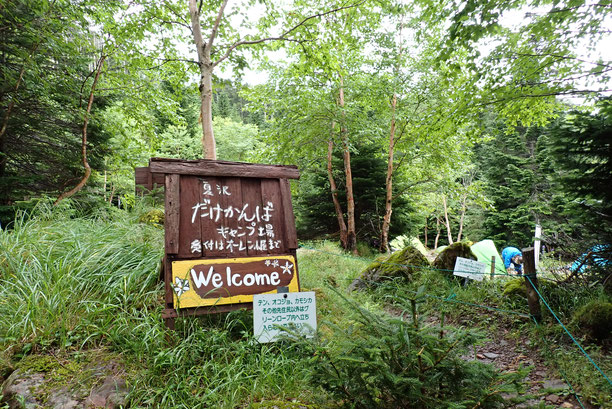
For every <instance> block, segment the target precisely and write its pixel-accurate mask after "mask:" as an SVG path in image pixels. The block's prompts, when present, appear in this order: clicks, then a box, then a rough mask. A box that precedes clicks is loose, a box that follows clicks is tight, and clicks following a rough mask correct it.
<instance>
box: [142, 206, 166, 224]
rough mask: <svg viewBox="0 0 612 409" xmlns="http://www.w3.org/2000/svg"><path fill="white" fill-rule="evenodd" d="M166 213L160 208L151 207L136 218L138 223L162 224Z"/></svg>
mask: <svg viewBox="0 0 612 409" xmlns="http://www.w3.org/2000/svg"><path fill="white" fill-rule="evenodd" d="M165 218H166V215H165V214H164V211H163V210H161V209H152V210H149V211H148V212H146V213H143V214H141V215H140V217H139V218H138V223H144V224H152V225H162V226H163V224H164V221H165Z"/></svg>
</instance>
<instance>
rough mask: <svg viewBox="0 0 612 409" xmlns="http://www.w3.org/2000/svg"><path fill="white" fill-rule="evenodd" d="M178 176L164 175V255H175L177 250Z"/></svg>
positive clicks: (178, 223) (178, 214) (178, 222)
mask: <svg viewBox="0 0 612 409" xmlns="http://www.w3.org/2000/svg"><path fill="white" fill-rule="evenodd" d="M179 179H180V176H179V175H176V174H170V175H166V206H165V208H166V215H165V221H164V228H165V239H166V254H177V253H178V250H179V226H180V218H179V216H180V183H179Z"/></svg>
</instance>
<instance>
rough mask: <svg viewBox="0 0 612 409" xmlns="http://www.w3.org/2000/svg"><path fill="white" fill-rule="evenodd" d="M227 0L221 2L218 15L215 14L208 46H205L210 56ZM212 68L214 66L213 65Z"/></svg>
mask: <svg viewBox="0 0 612 409" xmlns="http://www.w3.org/2000/svg"><path fill="white" fill-rule="evenodd" d="M227 2H228V0H223V4H221V7H220V8H219V13H217V18H216V19H215V24H214V25H213V28H212V31H211V32H210V37H209V38H208V44H206V49H207V51H208V53H209V54H210V51H211V49H212V45H213V41H215V37H216V36H217V33H218V32H219V24H221V18H222V17H223V12H224V11H225V6H227ZM213 67H214V65H213Z"/></svg>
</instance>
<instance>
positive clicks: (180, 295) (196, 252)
mask: <svg viewBox="0 0 612 409" xmlns="http://www.w3.org/2000/svg"><path fill="white" fill-rule="evenodd" d="M135 178H136V185H137V186H139V187H140V189H141V190H142V188H144V190H147V189H148V190H151V189H152V188H153V187H154V186H155V185H157V186H162V183H163V187H164V197H165V222H164V229H165V235H164V238H165V257H164V261H163V277H164V282H165V303H166V309H165V310H164V312H163V314H162V315H163V317H164V319H166V324H167V325H168V326H170V327H173V326H174V318H176V317H177V316H179V315H199V314H207V313H210V312H222V311H230V310H232V309H237V308H252V302H253V296H254V295H255V294H275V293H277V292H298V291H299V290H300V285H299V276H298V268H297V262H296V249H297V247H298V245H297V234H296V230H295V217H294V214H293V207H292V204H291V189H290V185H289V180H290V179H298V178H299V172H298V170H297V167H295V166H281V165H263V164H250V163H240V162H226V161H216V160H206V159H202V160H178V159H163V158H153V159H151V160H150V161H149V166H148V167H147V168H139V169H136V172H135Z"/></svg>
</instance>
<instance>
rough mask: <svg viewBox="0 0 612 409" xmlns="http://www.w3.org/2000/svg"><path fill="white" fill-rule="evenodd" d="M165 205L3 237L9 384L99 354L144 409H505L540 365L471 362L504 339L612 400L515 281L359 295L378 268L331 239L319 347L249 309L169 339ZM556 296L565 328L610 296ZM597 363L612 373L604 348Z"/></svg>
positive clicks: (594, 351)
mask: <svg viewBox="0 0 612 409" xmlns="http://www.w3.org/2000/svg"><path fill="white" fill-rule="evenodd" d="M152 208H153V207H152V206H151V204H150V203H145V202H142V203H137V205H136V208H134V209H132V210H131V211H129V212H124V211H104V212H101V213H100V214H99V215H98V217H86V218H84V217H79V216H77V215H74V214H71V213H70V212H67V211H65V209H52V208H50V207H45V206H39V208H37V209H35V210H34V211H33V212H32V213H31V214H29V215H25V214H24V215H22V216H21V217H19V218H18V219H17V220H16V221H15V222H14V224H13V225H12V226H11V227H10V228H9V229H7V230H0V351H4V352H2V355H1V356H0V357H1V359H0V369H1V371H0V377H6V376H8V374H9V373H10V372H11V371H12V370H14V369H15V368H16V367H19V365H20V363H22V362H25V361H26V360H28V359H31V358H32V357H34V356H44V355H52V356H54V357H61V359H62V360H63V361H66V360H68V361H70V360H71V359H75V360H77V359H78V357H79V356H83V354H84V353H89V352H90V351H95V354H96V356H98V355H100V354H102V355H103V354H108V355H109V356H112V359H113V360H114V361H118V362H120V363H121V365H122V367H123V368H124V371H125V376H126V378H127V381H128V385H129V387H130V391H131V392H130V395H129V397H128V400H129V405H130V407H133V408H140V407H142V408H145V407H167V408H204V407H215V408H247V407H266V406H265V404H266V402H287V403H288V404H290V403H291V402H293V403H299V404H303V405H307V406H308V407H311V408H333V407H339V406H341V407H355V408H359V407H361V408H373V407H380V408H395V407H448V408H472V407H479V408H487V407H491V408H493V407H503V406H504V405H505V403H504V399H503V398H502V393H509V392H511V391H513V392H514V393H517V392H520V391H521V390H522V385H521V379H522V378H523V377H524V376H525V373H526V372H527V371H528V369H529V368H523V369H519V370H518V371H516V372H513V373H501V372H499V371H497V370H495V369H494V368H493V367H492V366H490V365H485V364H482V363H479V362H478V361H475V360H469V359H466V358H465V356H466V354H467V353H468V352H467V351H468V350H469V348H470V347H471V346H473V345H477V344H479V343H482V342H484V341H485V340H486V339H487V338H490V337H491V335H492V334H494V333H495V331H497V330H499V329H500V328H502V327H505V328H514V329H515V330H516V332H517V333H519V332H523V333H524V334H525V335H527V336H529V337H531V338H532V339H533V342H542V343H543V344H544V345H545V348H543V351H544V353H545V355H546V356H547V358H548V359H549V362H550V364H551V365H552V366H554V367H556V368H559V369H561V370H563V371H565V372H566V373H570V375H569V376H570V377H571V379H570V380H571V381H572V382H573V384H574V386H575V387H577V388H579V389H580V391H581V393H582V394H583V396H584V397H585V398H586V399H590V400H591V401H592V402H603V401H605V398H606V396H609V392H608V390H607V389H606V384H605V380H603V378H602V377H601V376H599V374H597V373H596V372H595V370H594V369H593V368H592V367H590V364H589V363H588V362H586V361H585V359H584V357H583V356H581V355H580V354H579V353H577V352H576V350H575V348H574V347H573V345H572V343H571V341H568V340H567V339H566V338H565V337H564V334H563V332H562V331H559V330H558V326H556V325H554V322H553V321H552V320H551V319H550V316H549V315H546V314H545V318H546V321H545V322H544V323H543V324H542V325H540V326H539V327H535V326H534V325H533V324H532V323H531V322H530V320H529V318H528V317H526V314H528V309H527V305H526V302H525V301H524V298H522V297H520V295H518V296H507V295H504V293H503V291H504V288H503V285H502V284H501V281H503V280H494V281H491V280H485V281H483V282H481V283H469V284H467V285H462V282H461V281H459V280H455V279H453V278H449V277H446V276H444V275H443V274H442V273H441V272H440V271H436V270H435V269H427V268H424V269H423V272H422V274H418V275H417V276H416V278H415V280H412V281H411V282H405V281H401V280H390V281H388V282H385V283H384V284H382V285H380V286H378V287H376V288H373V289H370V290H368V291H361V292H353V293H350V294H347V292H346V289H347V287H348V286H349V284H350V283H351V282H352V281H353V280H354V279H355V278H356V277H358V276H359V275H360V273H361V272H362V271H363V270H364V269H365V268H366V267H367V266H368V265H369V264H370V263H371V262H372V258H358V257H352V256H347V255H345V254H343V253H342V252H341V251H340V249H339V248H338V247H337V246H336V245H335V244H333V243H331V242H320V243H306V244H305V245H303V247H302V248H300V249H299V250H298V262H299V271H300V280H301V286H302V289H303V290H306V291H315V293H316V295H317V314H318V318H319V331H318V334H317V336H316V337H315V338H313V339H309V340H299V341H295V340H293V341H291V340H285V341H281V342H277V343H272V344H259V343H258V342H256V340H255V339H254V338H253V323H252V313H251V312H249V311H235V312H233V313H229V314H224V315H212V316H208V317H204V318H188V319H187V318H185V319H179V320H178V321H177V330H176V331H174V332H170V331H167V330H166V329H165V327H164V324H163V320H162V319H161V311H162V308H163V299H162V294H163V285H162V284H161V283H160V282H159V279H158V277H159V272H158V268H159V262H160V259H161V257H162V255H163V228H161V227H160V226H159V225H157V224H155V223H153V224H151V223H142V222H141V221H139V218H141V216H142V214H145V213H146V212H148V211H150V210H151V209H152ZM542 292H543V294H544V295H545V296H546V297H548V299H549V302H550V305H551V307H552V308H554V309H556V310H557V311H558V312H559V316H560V318H561V319H562V320H563V321H564V322H569V321H570V317H571V314H572V312H573V311H575V310H576V309H578V308H580V307H581V306H582V305H585V304H586V303H587V302H588V301H589V300H590V299H593V298H598V299H602V300H605V299H607V296H606V295H605V293H604V292H603V291H600V290H598V289H589V290H588V291H586V290H585V291H579V290H578V289H567V288H559V287H556V286H553V285H552V284H546V283H544V284H543V286H542ZM588 350H589V353H590V354H591V356H593V357H594V359H596V360H598V362H601V367H602V369H603V370H604V371H606V372H607V373H610V372H612V363H611V362H610V359H609V357H607V356H606V352H605V350H604V348H603V347H601V346H598V345H590V346H589V347H588ZM576 362H579V364H576ZM572 364H573V368H571V370H570V368H568V365H572ZM21 365H22V366H23V363H22V364H21ZM275 404H276V403H275ZM277 406H278V405H277ZM279 407H280V406H279Z"/></svg>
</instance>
